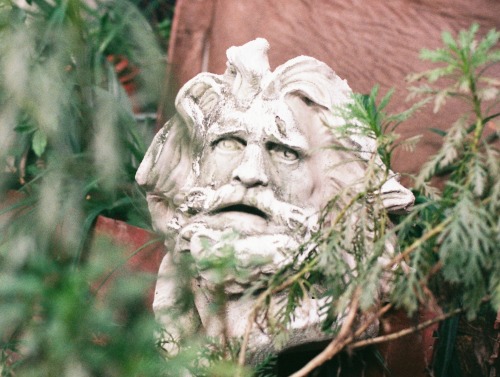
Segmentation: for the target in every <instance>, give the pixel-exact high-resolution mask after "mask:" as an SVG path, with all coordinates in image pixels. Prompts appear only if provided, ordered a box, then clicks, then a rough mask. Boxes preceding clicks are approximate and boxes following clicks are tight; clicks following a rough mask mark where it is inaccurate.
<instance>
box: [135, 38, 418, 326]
mask: <svg viewBox="0 0 500 377" xmlns="http://www.w3.org/2000/svg"><path fill="white" fill-rule="evenodd" d="M268 48H269V45H268V43H267V41H266V40H264V39H256V40H254V41H251V42H249V43H247V44H245V45H243V46H240V47H231V48H230V49H228V50H227V59H228V61H227V69H226V71H225V73H224V74H223V75H216V74H211V73H201V74H199V75H197V76H196V77H194V78H193V79H192V80H190V81H189V82H188V83H186V84H185V85H184V86H183V88H182V89H181V90H180V92H179V94H178V95H177V98H176V110H177V113H176V115H175V116H174V117H173V118H172V119H171V120H170V121H169V122H167V124H166V125H165V126H164V127H163V129H162V130H160V131H159V133H158V134H157V135H156V137H155V138H154V140H153V142H152V144H151V146H150V148H149V150H148V152H147V154H146V156H145V158H144V160H143V162H142V164H141V166H140V167H139V170H138V172H137V175H136V179H137V181H138V183H139V184H140V185H141V186H143V187H144V188H145V189H146V191H147V193H148V194H147V199H148V204H149V208H150V212H151V215H152V219H153V225H154V228H155V229H156V230H157V231H158V232H160V233H162V234H164V235H165V236H166V245H167V249H168V254H169V255H167V257H166V259H165V261H164V264H163V265H162V268H161V269H160V272H162V271H165V270H166V269H168V268H169V266H167V265H169V264H175V260H176V257H175V256H176V255H182V254H183V253H191V254H192V255H193V256H194V259H195V260H199V259H200V258H203V257H204V256H205V255H206V254H207V253H214V255H216V253H217V250H218V248H220V245H222V244H225V243H227V239H228V235H229V234H236V236H235V237H231V238H230V239H231V243H232V247H233V248H234V252H235V255H236V258H237V260H238V263H241V266H242V267H249V266H253V267H251V269H252V271H251V272H250V273H249V274H248V275H247V278H246V279H242V278H241V277H236V276H226V277H225V281H224V287H225V291H226V293H228V294H229V295H231V297H232V298H231V299H232V300H233V301H234V308H231V306H230V307H229V309H228V316H231V315H232V316H234V317H235V318H232V323H235V325H234V328H233V329H229V332H230V334H231V335H234V336H238V335H242V331H243V329H244V326H241V324H240V323H239V322H238V321H239V320H238V319H237V318H236V317H238V316H241V317H242V318H244V317H245V315H246V314H247V313H243V312H244V311H245V310H247V309H248V306H245V305H244V304H242V303H241V300H242V298H241V297H240V296H241V294H242V293H243V291H244V290H245V289H246V287H248V285H249V284H250V282H251V280H253V279H255V277H256V276H258V275H260V274H272V273H274V272H275V271H276V270H277V268H279V267H280V266H281V265H282V264H283V263H285V262H286V261H287V260H290V258H293V256H294V253H296V250H297V249H298V247H299V246H300V245H301V244H303V243H304V242H305V241H307V240H308V238H309V237H310V235H311V234H312V233H313V232H314V231H315V230H316V229H317V227H318V217H319V214H320V213H321V211H322V210H323V209H324V207H325V206H326V204H327V203H328V201H329V200H330V199H331V198H332V197H333V196H334V195H335V194H337V193H339V192H340V191H345V194H346V195H345V198H348V197H349V195H354V194H355V193H356V187H358V186H359V185H360V184H361V183H362V181H363V176H364V173H365V169H366V164H367V162H366V161H367V160H368V159H370V158H372V156H373V154H374V153H375V154H376V152H375V150H374V149H375V146H374V145H373V142H372V141H371V140H370V139H368V138H367V137H365V136H363V135H361V133H360V134H354V135H353V136H352V137H350V138H338V137H336V136H335V132H332V131H333V130H335V129H336V128H338V127H340V126H343V125H344V122H345V121H344V120H343V119H342V118H340V117H338V116H336V115H335V113H334V112H333V111H332V109H334V108H337V107H341V106H344V105H346V104H348V103H349V102H350V101H351V100H352V98H351V94H352V91H351V89H350V88H349V86H348V85H347V83H346V81H345V80H342V79H340V78H339V77H338V76H337V75H336V74H335V73H334V72H333V71H332V70H331V69H330V68H329V67H328V66H327V65H326V64H324V63H322V62H320V61H318V60H316V59H314V58H311V57H306V56H300V57H297V58H295V59H291V60H289V61H288V62H286V63H285V64H283V65H281V66H279V67H278V68H276V69H275V70H274V71H271V70H270V67H269V62H268V59H267V51H268ZM332 146H336V147H338V148H332ZM353 151H354V152H353ZM353 153H354V154H355V155H356V158H353ZM346 189H347V190H346ZM384 194H387V195H388V197H387V200H386V201H384V204H385V205H386V206H387V207H388V208H389V209H403V208H407V207H409V206H411V204H412V203H413V196H412V195H411V193H410V192H409V191H408V190H406V189H405V188H403V187H402V186H401V185H400V184H399V183H398V182H397V180H396V179H395V178H394V177H390V179H388V180H387V182H385V183H384V184H383V186H382V189H381V195H384ZM255 259H259V260H260V261H261V263H258V264H256V265H252V260H255ZM262 261H265V263H262ZM215 283H216V282H214V281H213V279H212V276H211V275H210V271H205V270H203V269H202V268H200V271H199V278H198V279H197V284H198V286H199V289H200V290H201V291H203V293H200V294H199V295H197V297H196V298H195V301H196V307H197V309H198V313H197V316H199V317H200V318H199V319H200V320H201V326H202V327H204V328H205V330H206V331H207V333H209V334H210V335H217V333H218V332H219V331H221V328H220V325H217V324H215V325H214V321H213V320H210V319H209V318H208V317H209V314H207V313H205V312H204V311H205V309H204V308H206V306H207V305H209V304H210V300H211V298H210V291H211V289H213V288H214V284H215ZM174 285H175V284H174ZM174 285H173V282H172V281H164V282H163V283H162V282H161V281H160V280H159V282H158V286H157V297H156V299H155V310H160V309H161V308H164V307H165V305H168V303H169V302H171V301H172V292H170V291H171V290H173V289H174V290H175V287H174ZM235 297H236V298H235ZM250 304H251V303H248V305H250ZM245 308H246V309H245ZM231 310H233V312H231ZM238 318H239V317H238ZM215 322H217V321H215ZM241 327H243V328H241Z"/></svg>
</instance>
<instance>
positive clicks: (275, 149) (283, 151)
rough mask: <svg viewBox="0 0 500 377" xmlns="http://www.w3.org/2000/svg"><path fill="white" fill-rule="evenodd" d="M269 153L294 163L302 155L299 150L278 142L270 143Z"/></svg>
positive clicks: (275, 157)
mask: <svg viewBox="0 0 500 377" xmlns="http://www.w3.org/2000/svg"><path fill="white" fill-rule="evenodd" d="M269 153H270V154H271V156H272V157H273V158H274V159H276V160H279V161H281V162H285V163H293V162H295V161H297V160H298V159H299V157H300V156H299V153H298V152H297V151H294V150H293V149H291V148H288V147H285V146H284V145H278V144H270V145H269Z"/></svg>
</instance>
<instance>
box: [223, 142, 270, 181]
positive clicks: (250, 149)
mask: <svg viewBox="0 0 500 377" xmlns="http://www.w3.org/2000/svg"><path fill="white" fill-rule="evenodd" d="M265 170H266V168H265V165H264V158H263V155H262V151H261V150H260V148H259V147H258V146H256V145H247V146H246V148H245V151H244V153H243V156H242V159H241V161H240V163H239V165H238V166H237V167H236V168H235V169H234V171H233V174H232V179H233V180H234V181H238V182H240V183H241V184H243V185H244V186H245V187H247V188H250V187H255V186H267V185H268V183H269V178H268V177H267V174H266V171H265Z"/></svg>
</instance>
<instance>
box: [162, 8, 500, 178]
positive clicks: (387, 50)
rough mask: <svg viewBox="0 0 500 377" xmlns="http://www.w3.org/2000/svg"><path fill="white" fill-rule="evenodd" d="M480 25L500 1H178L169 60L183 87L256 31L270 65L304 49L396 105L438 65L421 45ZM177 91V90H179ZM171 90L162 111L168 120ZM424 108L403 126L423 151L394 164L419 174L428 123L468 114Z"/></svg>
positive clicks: (432, 141) (359, 88)
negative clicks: (412, 82)
mask: <svg viewBox="0 0 500 377" xmlns="http://www.w3.org/2000/svg"><path fill="white" fill-rule="evenodd" d="M473 22H477V23H479V24H480V26H481V29H480V34H481V35H483V34H485V33H486V32H487V31H488V30H489V29H491V28H493V27H496V28H497V29H498V28H499V26H500V0H380V1H369V0H178V1H177V4H176V10H175V18H174V23H173V30H172V34H171V39H170V45H169V53H168V61H169V64H170V67H169V70H170V73H172V74H173V76H172V77H173V81H174V82H175V85H176V86H177V87H180V86H181V85H182V84H184V83H185V82H186V81H187V80H189V79H190V78H192V77H193V76H195V75H196V74H197V73H199V72H201V71H209V72H213V73H218V74H220V73H223V72H224V70H225V63H226V54H225V51H226V49H227V48H228V47H230V46H233V45H241V44H244V43H246V42H248V41H249V40H252V39H255V38H257V37H264V38H266V39H267V40H268V41H269V43H270V44H271V49H270V51H269V59H270V63H271V68H272V69H274V68H275V67H276V66H278V65H280V64H282V63H284V62H285V61H286V60H288V59H291V58H293V57H295V56H298V55H309V56H312V57H315V58H317V59H319V60H322V61H324V62H325V63H327V64H328V65H329V66H330V67H332V68H333V70H334V71H335V72H336V73H337V74H338V75H339V76H340V77H342V78H345V79H347V81H348V82H349V85H350V86H351V88H352V89H353V90H354V91H356V92H361V93H368V92H369V91H370V89H371V88H372V87H373V86H374V85H375V84H380V89H381V92H382V93H385V92H386V91H387V90H389V89H390V88H392V87H394V88H395V89H396V93H395V94H394V96H393V101H392V106H391V108H390V110H392V111H402V110H404V109H406V108H407V107H409V105H410V103H408V102H406V101H405V99H406V97H407V95H408V92H407V89H406V88H407V83H406V82H405V77H406V76H407V75H408V74H410V73H413V72H420V71H423V70H426V69H429V68H430V67H431V65H430V63H428V62H424V61H421V60H419V58H418V55H419V52H420V50H421V49H422V48H424V47H426V48H437V47H439V46H441V32H442V31H444V30H447V31H450V32H452V33H455V32H456V31H458V30H460V29H463V28H469V27H470V25H471V24H472V23H473ZM174 91H175V90H174ZM172 101H173V96H172V92H171V93H170V96H168V99H167V104H166V105H165V106H164V107H163V109H162V111H160V113H161V114H162V116H161V117H160V118H161V122H163V121H165V118H166V117H167V114H168V113H169V110H168V109H169V108H170V109H171V108H172V107H171V106H172V105H171V104H172ZM431 107H432V106H430V107H429V108H427V109H425V110H423V111H421V112H420V113H419V114H417V116H416V117H415V118H414V119H413V120H410V121H409V122H407V123H405V124H403V125H402V126H401V127H400V129H399V132H400V134H401V136H402V137H403V138H408V137H410V136H413V135H417V134H422V135H423V139H422V141H421V142H420V143H419V146H418V148H417V151H416V152H413V153H412V152H404V151H402V150H399V151H397V152H396V154H395V159H394V161H393V163H394V166H393V167H394V169H395V170H396V171H399V172H403V173H415V172H417V171H418V170H419V168H420V167H421V165H422V163H423V162H424V161H425V160H426V159H427V158H428V157H429V155H430V154H431V153H434V152H435V151H436V149H437V148H438V146H439V142H440V137H439V136H437V135H436V134H434V133H431V132H430V131H428V128H429V127H435V128H441V129H444V128H447V127H448V126H449V125H451V124H452V123H453V122H454V121H455V120H456V119H457V117H458V114H461V113H463V111H464V104H463V103H450V104H449V106H446V107H445V108H444V109H443V111H441V112H440V113H438V114H433V113H432V108H431Z"/></svg>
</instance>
